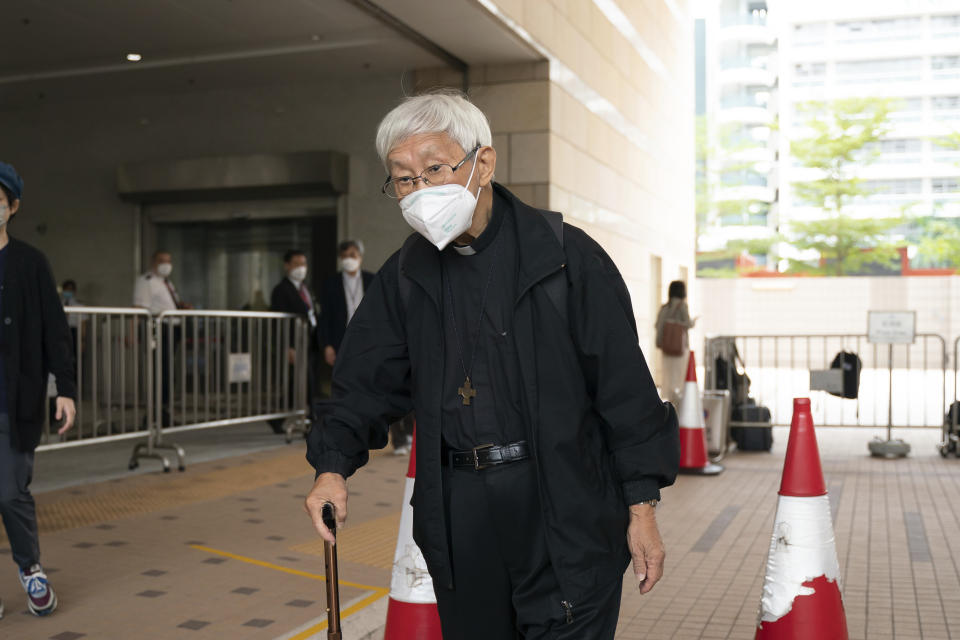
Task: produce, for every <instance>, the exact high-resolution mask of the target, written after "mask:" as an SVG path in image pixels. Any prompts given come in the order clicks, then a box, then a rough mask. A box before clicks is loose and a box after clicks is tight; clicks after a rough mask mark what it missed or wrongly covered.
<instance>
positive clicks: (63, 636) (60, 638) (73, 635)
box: [50, 631, 87, 640]
mask: <svg viewBox="0 0 960 640" xmlns="http://www.w3.org/2000/svg"><path fill="white" fill-rule="evenodd" d="M86 637H87V634H85V633H77V632H76V631H62V632H60V633H58V634H57V635H55V636H50V640H79V639H80V638H86Z"/></svg>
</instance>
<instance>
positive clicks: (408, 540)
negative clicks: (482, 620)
mask: <svg viewBox="0 0 960 640" xmlns="http://www.w3.org/2000/svg"><path fill="white" fill-rule="evenodd" d="M416 469H417V430H416V427H414V430H413V444H412V445H411V446H410V466H409V467H408V468H407V483H406V487H405V488H404V490H403V512H402V513H401V515H400V533H399V534H398V536H397V551H396V553H395V554H394V556H393V576H392V578H391V580H390V602H389V604H388V606H387V627H386V631H385V633H384V636H383V637H384V640H442V635H441V633H440V615H439V613H437V597H436V595H435V594H434V592H433V580H432V579H431V578H430V574H429V573H428V572H427V563H426V561H425V560H424V559H423V554H422V553H421V552H420V548H419V547H418V546H417V543H416V542H414V541H413V507H411V506H410V497H411V496H413V481H414V477H415V475H416Z"/></svg>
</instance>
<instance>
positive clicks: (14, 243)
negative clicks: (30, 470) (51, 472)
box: [0, 238, 77, 451]
mask: <svg viewBox="0 0 960 640" xmlns="http://www.w3.org/2000/svg"><path fill="white" fill-rule="evenodd" d="M7 251H8V253H7V265H6V275H5V278H4V282H3V284H2V287H3V318H2V322H3V331H2V339H0V351H2V352H3V357H4V364H5V365H6V368H5V373H6V377H7V411H8V412H9V414H10V422H11V425H12V426H13V429H12V433H13V436H14V438H15V442H14V445H15V446H16V447H17V448H18V449H20V450H21V451H33V450H34V449H35V448H36V447H37V444H38V443H39V442H40V436H41V433H42V429H43V421H44V400H45V399H46V394H47V376H48V374H50V373H53V375H54V376H55V377H56V379H57V395H59V396H62V397H65V398H73V399H76V395H77V381H76V377H75V374H74V367H73V348H72V347H73V338H72V337H71V335H70V327H69V326H68V325H67V317H66V314H64V312H63V304H62V303H61V302H60V296H59V295H58V294H57V286H56V284H54V280H53V274H52V272H51V271H50V265H49V264H48V263H47V259H46V258H45V257H44V255H43V254H42V253H40V251H38V250H37V249H34V248H33V247H31V246H30V245H28V244H26V243H25V242H21V241H19V240H16V239H14V238H10V244H9V245H8V246H7Z"/></svg>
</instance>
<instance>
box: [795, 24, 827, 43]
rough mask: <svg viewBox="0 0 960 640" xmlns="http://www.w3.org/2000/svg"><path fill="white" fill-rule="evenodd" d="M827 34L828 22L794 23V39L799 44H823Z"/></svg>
mask: <svg viewBox="0 0 960 640" xmlns="http://www.w3.org/2000/svg"><path fill="white" fill-rule="evenodd" d="M826 36H827V23H826V22H811V23H809V24H795V25H793V41H794V42H795V43H796V44H797V45H802V46H810V45H815V44H823V41H824V40H825V39H826Z"/></svg>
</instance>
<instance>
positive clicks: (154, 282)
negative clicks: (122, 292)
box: [133, 251, 190, 315]
mask: <svg viewBox="0 0 960 640" xmlns="http://www.w3.org/2000/svg"><path fill="white" fill-rule="evenodd" d="M171 273H173V258H172V256H171V255H170V253H168V252H167V251H157V252H156V253H155V254H153V264H152V265H151V267H150V270H149V271H147V272H146V273H145V274H143V275H142V276H140V277H139V278H137V283H136V284H135V285H134V287H133V306H135V307H142V308H144V309H148V310H149V311H150V313H152V314H153V315H157V314H159V313H162V312H163V311H175V310H177V309H189V308H190V305H188V304H186V303H185V302H183V300H182V299H181V298H180V294H179V293H177V288H176V287H175V286H173V282H172V281H171V280H170V274H171Z"/></svg>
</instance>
